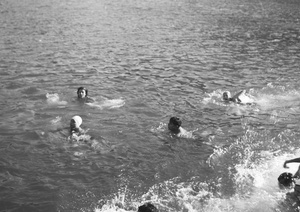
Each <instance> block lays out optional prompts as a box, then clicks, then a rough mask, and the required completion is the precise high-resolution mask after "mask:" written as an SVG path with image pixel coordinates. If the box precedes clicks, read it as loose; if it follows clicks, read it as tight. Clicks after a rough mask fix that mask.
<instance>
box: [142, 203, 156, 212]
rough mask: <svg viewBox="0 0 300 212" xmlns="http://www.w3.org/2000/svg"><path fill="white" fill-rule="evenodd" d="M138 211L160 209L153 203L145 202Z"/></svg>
mask: <svg viewBox="0 0 300 212" xmlns="http://www.w3.org/2000/svg"><path fill="white" fill-rule="evenodd" d="M138 212H158V209H157V208H156V207H155V206H154V205H153V204H151V203H145V204H144V205H141V206H140V207H139V209H138Z"/></svg>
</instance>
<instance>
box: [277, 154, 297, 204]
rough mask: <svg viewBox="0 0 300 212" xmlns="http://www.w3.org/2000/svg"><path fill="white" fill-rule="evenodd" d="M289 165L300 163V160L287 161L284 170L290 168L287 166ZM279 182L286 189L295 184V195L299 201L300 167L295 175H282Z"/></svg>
mask: <svg viewBox="0 0 300 212" xmlns="http://www.w3.org/2000/svg"><path fill="white" fill-rule="evenodd" d="M288 163H300V158H294V159H291V160H286V161H285V162H284V164H283V167H284V168H289V167H288V166H287V164H288ZM278 182H279V183H280V184H281V185H282V186H284V187H288V188H289V187H291V186H292V185H293V184H294V185H295V187H294V194H295V195H296V197H297V198H298V199H299V198H300V166H299V167H298V170H297V171H296V173H295V174H294V175H292V174H291V173H286V172H285V173H282V174H281V175H280V176H279V177H278Z"/></svg>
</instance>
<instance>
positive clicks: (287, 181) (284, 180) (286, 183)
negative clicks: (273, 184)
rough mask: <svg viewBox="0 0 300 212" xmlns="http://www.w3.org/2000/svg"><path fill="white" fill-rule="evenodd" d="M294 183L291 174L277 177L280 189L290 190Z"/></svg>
mask: <svg viewBox="0 0 300 212" xmlns="http://www.w3.org/2000/svg"><path fill="white" fill-rule="evenodd" d="M293 183H294V178H293V174H292V173H288V172H284V173H282V174H281V175H279V177H278V184H279V187H281V188H290V187H291V186H292V185H293Z"/></svg>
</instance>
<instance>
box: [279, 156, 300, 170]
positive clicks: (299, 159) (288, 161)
mask: <svg viewBox="0 0 300 212" xmlns="http://www.w3.org/2000/svg"><path fill="white" fill-rule="evenodd" d="M288 163H300V158H294V159H291V160H286V161H285V162H284V164H283V167H284V168H288V166H287V164H288Z"/></svg>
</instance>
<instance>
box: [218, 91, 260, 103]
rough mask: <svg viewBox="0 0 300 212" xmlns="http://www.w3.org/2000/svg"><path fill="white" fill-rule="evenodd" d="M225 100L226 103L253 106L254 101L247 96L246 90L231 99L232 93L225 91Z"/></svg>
mask: <svg viewBox="0 0 300 212" xmlns="http://www.w3.org/2000/svg"><path fill="white" fill-rule="evenodd" d="M223 100H224V101H226V102H235V103H238V104H250V105H251V104H252V103H254V100H253V99H251V98H250V97H248V96H247V95H246V90H242V91H240V92H238V93H237V94H235V95H234V96H232V97H231V93H230V92H229V91H225V92H224V93H223Z"/></svg>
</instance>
